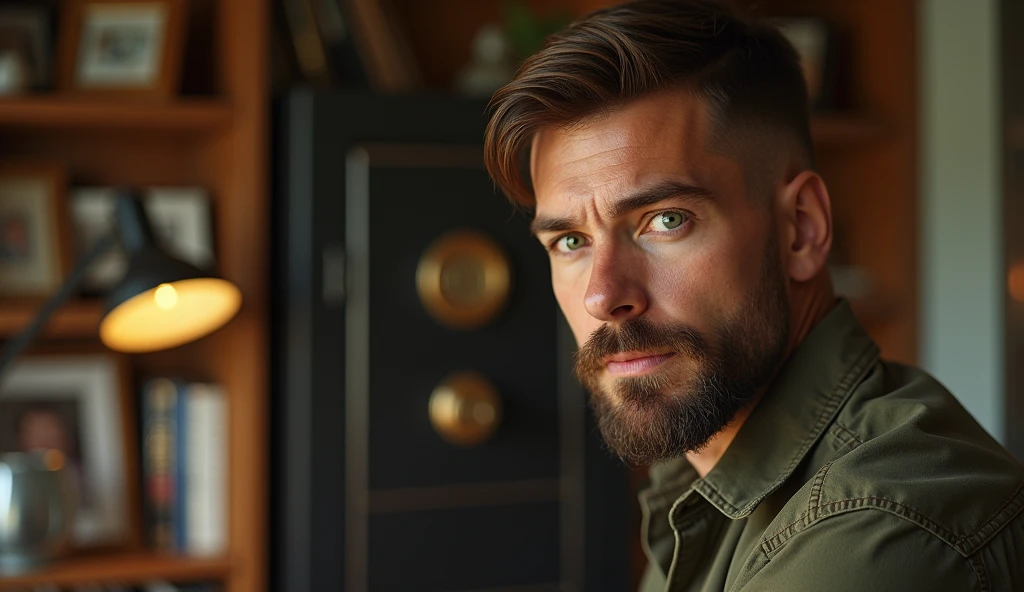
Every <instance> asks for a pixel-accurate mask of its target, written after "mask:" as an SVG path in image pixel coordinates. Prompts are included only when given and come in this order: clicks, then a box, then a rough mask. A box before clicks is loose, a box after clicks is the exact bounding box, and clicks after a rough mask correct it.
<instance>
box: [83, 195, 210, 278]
mask: <svg viewBox="0 0 1024 592" xmlns="http://www.w3.org/2000/svg"><path fill="white" fill-rule="evenodd" d="M115 201H116V193H115V190H114V189H113V188H110V187H77V188H74V189H72V191H71V196H70V198H69V199H68V205H69V210H70V217H71V226H72V235H73V236H74V243H75V252H76V253H77V254H78V256H82V255H83V254H84V253H86V252H87V251H88V250H89V249H90V248H91V247H92V245H93V244H95V241H96V240H97V239H98V238H99V237H101V236H103V235H104V234H106V233H107V232H109V231H110V229H111V228H112V227H113V224H114V206H115ZM142 203H143V207H144V208H145V210H146V214H147V215H148V216H149V219H150V221H151V222H152V224H153V231H154V233H155V234H156V237H157V240H158V241H160V243H161V246H163V247H164V248H165V249H167V251H168V252H169V253H170V254H172V255H174V256H176V257H178V258H179V259H182V260H183V261H185V262H187V263H191V264H192V265H195V266H196V267H199V268H200V269H211V270H212V269H213V267H214V266H215V264H216V260H215V254H214V242H213V220H212V212H211V206H210V199H209V196H208V194H207V192H206V190H204V189H203V188H201V187H150V188H147V189H145V190H143V196H142ZM127 265H128V260H127V257H126V256H125V253H124V252H123V251H122V250H120V249H119V248H117V247H115V248H112V249H111V250H110V251H108V252H107V253H104V254H103V255H102V256H101V257H100V259H99V260H98V261H97V262H96V263H94V264H93V265H91V266H90V267H89V269H88V270H87V271H86V275H85V277H84V278H83V280H82V290H83V291H84V292H86V293H95V294H102V293H105V292H107V291H109V290H110V289H111V288H113V287H114V286H115V285H116V283H117V282H118V281H120V279H121V278H122V277H123V276H124V272H125V270H126V268H127Z"/></svg>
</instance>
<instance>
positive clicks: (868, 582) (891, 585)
mask: <svg viewBox="0 0 1024 592" xmlns="http://www.w3.org/2000/svg"><path fill="white" fill-rule="evenodd" d="M981 589H982V588H981V585H980V582H979V579H978V576H977V574H975V572H974V569H973V568H972V567H971V564H970V562H969V561H968V560H967V559H966V558H965V557H963V556H962V555H960V553H958V552H957V551H956V550H955V549H953V548H952V547H950V546H949V545H947V544H946V543H945V542H944V541H943V540H942V539H940V538H939V537H937V536H935V535H934V534H932V533H930V532H928V531H927V530H925V529H923V528H921V527H920V526H918V525H916V524H914V523H912V522H910V521H907V520H904V519H903V518H900V517H899V516H896V515H893V514H890V513H888V512H884V511H880V510H873V509H868V510H860V511H856V512H850V513H848V514H841V515H838V516H832V517H830V518H826V519H824V520H822V521H821V522H819V523H817V524H814V525H813V526H811V527H810V528H808V529H807V530H805V531H803V532H801V533H799V534H797V535H794V536H793V538H792V539H790V540H789V541H788V542H787V543H786V544H785V545H784V546H783V547H782V548H781V549H780V550H779V551H778V552H777V553H776V554H775V555H774V556H772V557H771V558H770V560H769V562H768V564H767V565H766V566H765V567H763V568H762V569H761V570H760V571H758V573H757V574H756V575H755V576H754V577H753V578H751V580H750V582H749V583H748V584H747V585H746V586H744V587H743V590H745V591H755V590H757V591H760V590H786V591H788V592H819V591H820V590H831V591H834V592H854V591H857V592H861V591H865V590H867V591H870V592H883V591H888V590H894V591H895V590H899V591H902V592H916V591H921V592H925V591H927V592H944V591H947V590H948V591H951V592H952V591H954V590H955V591H958V592H961V591H972V590H981Z"/></svg>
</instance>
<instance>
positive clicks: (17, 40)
mask: <svg viewBox="0 0 1024 592" xmlns="http://www.w3.org/2000/svg"><path fill="white" fill-rule="evenodd" d="M50 19H51V12H50V9H49V8H47V7H46V6H39V5H31V4H14V5H0V54H8V53H9V54H14V55H17V56H20V58H21V61H22V63H23V65H24V68H25V69H26V71H25V72H24V73H23V74H24V82H25V88H26V89H31V90H43V89H46V88H48V87H49V85H50V83H51V80H52V69H53V56H52V50H51V48H52V47H53V34H52V30H51V24H50V23H51V21H50Z"/></svg>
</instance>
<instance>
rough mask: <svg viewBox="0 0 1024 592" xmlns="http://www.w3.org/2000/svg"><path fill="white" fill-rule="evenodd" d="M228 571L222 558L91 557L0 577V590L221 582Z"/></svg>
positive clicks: (148, 554)
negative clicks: (32, 587)
mask: <svg viewBox="0 0 1024 592" xmlns="http://www.w3.org/2000/svg"><path fill="white" fill-rule="evenodd" d="M231 569H232V564H231V561H230V560H228V559H226V558H216V559H205V558H203V559H200V558H192V557H177V556H163V555H155V554H152V553H136V554H129V555H108V556H104V555H94V556H82V557H74V558H68V559H64V560H61V561H58V562H55V563H53V564H52V565H48V566H46V567H43V568H40V569H39V570H38V571H35V572H32V573H29V574H25V575H20V576H0V590H11V589H14V588H17V587H23V586H34V585H38V584H53V585H57V586H70V585H76V584H77V585H83V584H127V585H130V584H142V583H145V582H148V581H151V580H168V581H174V582H188V581H192V582H195V581H200V580H217V581H220V580H224V579H225V578H227V577H228V575H229V574H230V572H231Z"/></svg>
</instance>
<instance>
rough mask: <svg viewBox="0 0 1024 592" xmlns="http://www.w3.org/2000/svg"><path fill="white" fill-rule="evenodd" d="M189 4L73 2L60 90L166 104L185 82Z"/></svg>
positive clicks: (164, 0)
mask: <svg viewBox="0 0 1024 592" xmlns="http://www.w3.org/2000/svg"><path fill="white" fill-rule="evenodd" d="M185 12H186V2H185V0H69V1H68V2H67V3H66V8H65V10H64V12H63V13H62V23H63V25H62V34H61V38H60V68H59V77H58V81H59V87H60V89H61V90H62V91H64V92H67V93H73V94H87V95H92V96H97V97H103V98H110V97H120V98H139V99H152V100H166V99H170V98H171V97H173V96H174V95H175V94H176V93H177V91H178V87H179V83H180V81H181V63H182V57H183V53H184V40H185V22H186V20H185V18H186V14H185Z"/></svg>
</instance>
